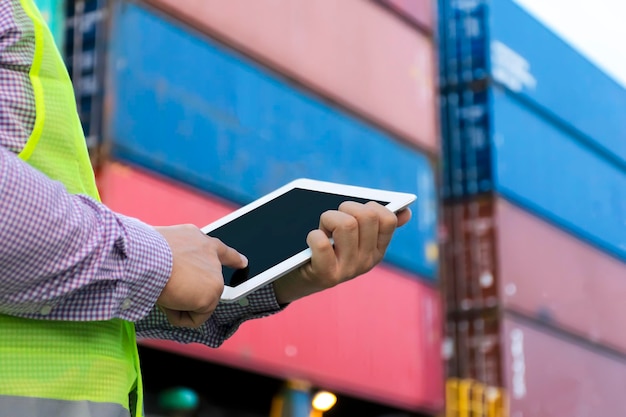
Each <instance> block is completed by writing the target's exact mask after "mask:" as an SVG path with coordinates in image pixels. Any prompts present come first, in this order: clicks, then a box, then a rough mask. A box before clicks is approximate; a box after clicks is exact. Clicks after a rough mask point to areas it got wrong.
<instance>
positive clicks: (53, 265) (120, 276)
mask: <svg viewBox="0 0 626 417" xmlns="http://www.w3.org/2000/svg"><path fill="white" fill-rule="evenodd" d="M34 49H35V44H34V33H33V25H32V22H31V21H30V19H29V18H28V17H27V16H26V14H25V13H24V11H23V10H22V8H21V6H20V0H2V1H0V242H1V245H0V314H6V315H13V316H19V317H26V318H34V319H48V320H69V321H90V320H109V319H113V318H119V319H123V320H129V321H133V322H135V323H136V328H137V334H138V337H139V338H153V339H169V340H175V341H178V342H182V343H191V342H198V343H203V344H206V345H209V346H219V345H220V344H221V343H222V342H223V341H224V340H225V339H226V338H228V337H229V336H230V335H232V334H233V333H234V332H235V331H236V329H237V328H238V326H239V325H240V324H241V323H243V322H244V321H245V320H249V319H252V318H257V317H262V316H267V315H269V314H272V313H275V312H277V311H279V310H280V307H279V306H278V304H277V302H276V298H275V295H274V293H273V291H272V289H271V286H268V287H266V288H265V289H262V290H259V291H258V292H257V293H255V294H253V295H251V296H249V297H248V298H247V301H248V302H247V303H240V304H226V305H221V304H220V305H219V306H218V308H217V310H216V311H215V312H214V313H213V315H212V317H211V318H210V319H209V321H207V323H205V325H204V326H203V327H201V328H200V329H183V328H178V327H173V326H171V325H170V324H169V323H168V321H167V319H166V318H165V315H164V314H163V313H161V312H160V311H159V310H158V309H157V308H155V302H156V300H157V298H158V296H159V294H160V293H161V290H162V289H163V287H164V286H165V283H166V282H167V279H168V277H169V274H170V272H171V268H172V254H171V251H170V248H169V246H168V245H167V243H166V241H165V240H164V239H163V237H162V236H161V235H160V234H159V233H157V232H156V231H155V230H154V229H153V228H152V227H150V226H148V225H146V224H144V223H142V222H140V221H138V220H136V219H132V218H129V217H126V216H123V215H120V214H118V213H114V212H112V211H111V210H109V209H108V208H107V207H106V206H104V205H103V204H101V203H99V202H97V201H95V200H94V199H92V198H90V197H87V196H82V195H70V194H68V193H67V191H66V190H65V187H64V186H63V185H62V184H60V183H59V182H55V181H51V180H50V179H49V178H47V177H46V176H44V175H43V174H41V173H40V172H38V171H37V170H35V169H33V168H32V167H30V166H29V165H27V164H26V163H24V162H23V161H21V160H20V159H19V158H18V157H17V156H16V155H15V154H17V153H19V152H20V151H21V150H22V149H23V148H24V146H25V144H26V142H27V141H28V139H29V136H30V132H31V130H32V129H33V126H34V122H35V99H34V95H33V90H32V86H31V82H30V78H29V71H30V66H31V63H32V58H33V55H34Z"/></svg>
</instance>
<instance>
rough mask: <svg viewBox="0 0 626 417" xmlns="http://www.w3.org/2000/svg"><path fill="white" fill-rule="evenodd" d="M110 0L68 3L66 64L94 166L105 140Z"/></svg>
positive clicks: (84, 0)
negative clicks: (106, 66)
mask: <svg viewBox="0 0 626 417" xmlns="http://www.w3.org/2000/svg"><path fill="white" fill-rule="evenodd" d="M109 4H110V1H109V0H76V1H70V2H69V3H68V4H67V8H66V12H67V16H68V17H67V37H66V42H65V56H66V59H65V61H66V65H67V69H68V72H69V74H70V77H71V78H72V83H73V85H74V94H75V96H76V105H77V110H78V115H79V116H80V121H81V124H82V126H83V131H84V133H85V139H86V141H87V147H88V149H89V153H90V156H91V158H92V165H94V166H97V164H98V159H99V149H98V145H99V144H100V143H101V142H102V140H101V139H102V131H103V126H102V114H103V105H104V103H103V101H104V75H105V64H104V63H105V57H106V44H107V37H106V27H107V26H106V22H107V12H108V6H109Z"/></svg>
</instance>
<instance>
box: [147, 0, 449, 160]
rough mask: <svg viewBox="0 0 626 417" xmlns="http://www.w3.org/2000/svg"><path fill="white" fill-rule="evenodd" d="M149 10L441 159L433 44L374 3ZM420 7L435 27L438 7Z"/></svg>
mask: <svg viewBox="0 0 626 417" xmlns="http://www.w3.org/2000/svg"><path fill="white" fill-rule="evenodd" d="M147 2H148V3H150V4H153V5H155V6H157V7H159V8H161V9H163V10H165V11H167V12H168V13H170V14H172V15H174V16H177V17H178V18H180V19H181V20H183V21H185V23H187V24H192V25H193V26H195V27H196V28H199V29H200V30H202V31H204V32H207V33H209V34H211V35H213V36H217V37H219V38H221V39H224V40H225V41H226V42H227V43H229V44H232V45H234V46H235V47H237V48H239V49H241V50H243V51H245V52H247V53H250V54H252V55H254V56H255V57H257V58H258V59H260V60H262V61H263V62H266V63H267V64H269V65H270V66H271V67H275V68H277V69H279V70H280V71H281V72H284V73H286V74H288V75H289V76H291V77H293V78H294V79H296V80H298V81H299V82H301V83H303V84H305V85H307V86H309V87H311V88H312V89H314V90H316V91H319V92H320V93H322V94H323V95H325V96H327V97H329V98H331V99H332V100H334V101H337V102H339V103H341V104H343V105H345V106H347V107H349V108H350V109H352V110H353V111H355V112H357V113H359V114H361V115H363V116H365V117H366V118H368V119H369V120H373V121H374V122H375V123H377V124H379V125H381V126H384V127H385V128H386V129H389V130H391V131H393V132H394V133H395V134H397V135H399V136H401V137H403V138H404V139H406V140H408V141H410V142H412V143H414V144H416V145H418V146H419V147H421V148H424V149H426V150H428V151H429V152H430V153H432V154H435V153H439V148H438V129H437V109H436V101H435V99H436V93H435V58H434V44H433V41H432V39H431V38H429V37H427V36H426V35H424V34H421V33H420V32H419V31H417V30H415V29H414V28H411V27H410V26H409V25H405V24H401V23H400V22H398V19H397V17H395V16H393V15H392V14H391V13H389V12H388V11H386V10H383V9H382V8H381V7H380V6H378V5H376V4H375V3H374V2H373V1H371V0H342V1H301V0H265V1H247V0H229V1H222V0H185V1H178V0H148V1H147ZM416 3H418V4H419V7H416V8H412V7H411V8H405V9H404V10H407V12H408V13H410V14H411V15H412V16H414V17H417V18H419V19H421V21H424V22H429V23H428V24H430V22H432V14H431V13H432V11H430V7H431V0H417V2H416ZM407 4H409V3H407ZM427 16H428V17H427Z"/></svg>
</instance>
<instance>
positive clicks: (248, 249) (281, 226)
mask: <svg viewBox="0 0 626 417" xmlns="http://www.w3.org/2000/svg"><path fill="white" fill-rule="evenodd" d="M348 200H349V201H356V202H358V203H367V202H368V201H371V200H367V199H363V198H357V197H347V196H344V195H338V194H331V193H325V192H321V191H312V190H305V189H301V188H294V189H293V190H290V191H288V192H287V193H285V194H282V195H280V196H278V197H276V198H275V199H273V200H271V201H269V202H268V203H266V204H264V205H262V206H260V207H258V208H256V209H254V210H252V211H250V212H248V213H246V214H244V215H243V216H241V217H239V218H237V219H235V220H233V221H231V222H229V223H227V224H225V225H223V226H220V227H218V228H217V229H215V230H213V231H211V232H209V233H208V235H209V236H212V237H216V238H218V239H220V240H221V241H222V242H224V243H225V244H227V245H228V246H231V247H233V248H235V249H237V251H239V252H240V253H242V254H244V255H245V256H246V257H247V258H248V268H246V269H245V270H233V269H231V268H228V267H223V273H224V284H226V285H228V286H231V287H235V286H237V285H240V284H241V283H243V282H246V281H247V280H248V279H250V278H252V277H254V276H256V275H258V274H260V273H262V272H263V271H266V270H267V269H269V268H271V267H273V266H275V265H278V264H279V263H280V262H282V261H284V260H286V259H288V258H290V257H292V256H294V255H296V254H298V253H300V252H302V251H303V250H305V249H307V248H308V245H307V244H306V237H307V235H308V234H309V232H310V231H311V230H314V229H317V228H318V227H319V220H320V216H321V215H322V213H323V212H325V211H326V210H336V209H337V208H338V207H339V205H340V204H341V203H342V202H344V201H348ZM376 201H377V200H376ZM377 202H378V203H380V204H382V205H387V204H388V203H389V202H384V201H377Z"/></svg>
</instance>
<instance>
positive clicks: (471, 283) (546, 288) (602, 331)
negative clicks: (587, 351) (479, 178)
mask: <svg viewBox="0 0 626 417" xmlns="http://www.w3.org/2000/svg"><path fill="white" fill-rule="evenodd" d="M444 223H445V224H446V228H447V229H448V231H449V233H448V240H447V246H446V249H445V250H444V255H445V256H446V257H447V259H446V260H445V262H447V267H446V268H443V269H444V271H445V273H444V274H443V277H444V278H443V281H444V282H445V283H446V284H445V285H446V289H447V291H446V295H447V301H446V304H447V309H448V310H449V311H450V312H459V311H461V312H462V311H469V310H477V309H485V308H505V309H509V310H514V311H517V312H519V313H522V314H524V315H527V316H529V317H533V318H534V319H536V320H540V321H543V322H545V323H547V324H549V325H551V326H556V327H559V328H561V329H564V330H566V331H569V332H572V333H574V334H576V335H579V336H580V337H583V338H586V339H588V340H590V341H592V342H595V343H600V344H603V345H605V346H609V347H611V348H613V349H616V350H620V351H622V352H624V353H626V333H625V332H624V331H623V327H624V323H623V321H624V320H623V319H624V317H626V304H625V303H624V302H623V300H625V299H626V279H624V277H625V276H626V264H624V263H622V262H620V261H618V260H616V259H615V258H613V257H610V256H608V255H606V254H604V253H602V252H600V251H598V250H597V249H595V248H593V247H591V246H589V245H587V244H585V243H583V242H581V241H580V240H578V239H576V238H574V237H572V236H571V235H569V234H568V233H565V232H563V231H562V230H560V229H558V228H556V227H554V226H552V225H550V224H549V223H546V222H544V221H542V220H541V219H539V218H537V217H535V216H533V215H531V214H530V213H528V212H526V211H524V210H522V209H521V208H519V207H517V206H515V205H513V204H511V203H510V202H508V201H506V200H504V199H502V198H499V197H488V198H482V199H479V200H473V201H468V202H464V203H456V204H448V205H446V206H445V207H444ZM449 279H454V282H449Z"/></svg>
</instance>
